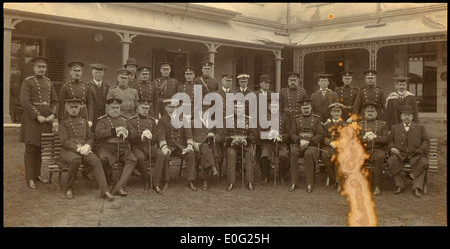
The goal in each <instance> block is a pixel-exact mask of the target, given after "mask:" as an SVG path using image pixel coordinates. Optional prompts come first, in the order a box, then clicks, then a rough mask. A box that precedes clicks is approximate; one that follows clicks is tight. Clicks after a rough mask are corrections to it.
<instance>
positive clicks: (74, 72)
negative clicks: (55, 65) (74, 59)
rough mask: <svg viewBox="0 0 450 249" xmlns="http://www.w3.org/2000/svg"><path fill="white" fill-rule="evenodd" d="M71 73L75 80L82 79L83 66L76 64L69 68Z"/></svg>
mask: <svg viewBox="0 0 450 249" xmlns="http://www.w3.org/2000/svg"><path fill="white" fill-rule="evenodd" d="M69 74H70V76H71V77H72V79H73V80H80V79H81V75H83V70H82V69H81V67H77V66H74V67H72V68H71V69H70V70H69Z"/></svg>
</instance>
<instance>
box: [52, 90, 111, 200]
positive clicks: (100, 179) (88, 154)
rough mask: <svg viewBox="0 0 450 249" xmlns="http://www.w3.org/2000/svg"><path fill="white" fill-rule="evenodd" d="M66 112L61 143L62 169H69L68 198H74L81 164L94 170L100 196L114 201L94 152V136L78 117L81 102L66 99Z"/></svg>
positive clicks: (62, 123) (60, 129) (85, 121)
mask: <svg viewBox="0 0 450 249" xmlns="http://www.w3.org/2000/svg"><path fill="white" fill-rule="evenodd" d="M65 102H66V105H65V108H66V111H67V113H68V114H69V115H68V116H66V117H65V118H64V119H62V120H61V125H60V127H59V141H60V142H61V147H62V148H61V162H62V163H63V164H64V165H62V167H66V168H68V171H67V185H66V191H65V192H66V196H67V197H68V198H70V199H72V198H73V193H72V190H73V185H74V183H75V180H76V179H77V173H78V169H79V168H80V165H81V163H83V164H85V165H88V166H91V167H92V168H93V169H94V175H95V179H96V180H97V184H98V186H99V187H100V196H101V197H102V198H104V199H106V200H108V201H112V200H114V197H113V196H112V195H111V194H110V193H109V190H108V185H107V183H106V179H105V174H104V172H103V168H102V164H101V162H100V159H99V158H98V157H97V155H95V154H94V153H93V152H92V145H93V143H94V136H93V135H92V133H91V129H90V128H89V124H88V122H87V120H86V119H85V118H83V117H80V116H78V113H79V112H80V105H81V102H82V101H81V100H79V99H66V100H65Z"/></svg>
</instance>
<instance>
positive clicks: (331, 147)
mask: <svg viewBox="0 0 450 249" xmlns="http://www.w3.org/2000/svg"><path fill="white" fill-rule="evenodd" d="M328 107H329V108H330V115H331V119H328V120H327V122H326V123H325V124H324V126H323V150H324V151H323V152H322V153H321V158H322V161H323V162H324V164H325V166H326V168H327V170H328V177H329V178H330V179H331V182H332V184H331V187H332V188H337V190H336V192H337V193H338V194H339V193H341V185H340V184H339V176H338V171H337V168H336V167H335V163H334V160H335V159H334V158H333V155H335V153H336V150H335V149H336V147H337V144H336V143H335V142H336V140H337V139H338V138H339V134H340V130H341V129H342V128H343V127H344V126H345V125H347V123H346V122H345V121H343V119H342V111H343V110H344V108H345V106H344V105H343V104H341V103H333V104H331V105H329V106H328Z"/></svg>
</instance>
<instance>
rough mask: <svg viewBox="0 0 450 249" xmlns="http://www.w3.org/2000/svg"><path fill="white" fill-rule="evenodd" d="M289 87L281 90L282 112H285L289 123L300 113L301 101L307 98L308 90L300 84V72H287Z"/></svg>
mask: <svg viewBox="0 0 450 249" xmlns="http://www.w3.org/2000/svg"><path fill="white" fill-rule="evenodd" d="M287 77H288V87H287V88H283V89H281V91H280V112H282V113H284V114H285V115H286V116H287V117H288V120H289V124H290V123H291V122H292V121H293V120H294V116H296V115H299V114H300V113H301V112H300V109H301V108H300V101H302V100H304V99H307V98H308V95H307V93H306V90H305V89H303V87H301V86H300V74H299V73H294V72H290V73H288V74H287Z"/></svg>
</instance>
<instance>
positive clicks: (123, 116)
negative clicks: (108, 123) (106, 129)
mask: <svg viewBox="0 0 450 249" xmlns="http://www.w3.org/2000/svg"><path fill="white" fill-rule="evenodd" d="M120 116H121V117H122V118H126V119H128V117H127V116H125V115H123V114H120Z"/></svg>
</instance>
